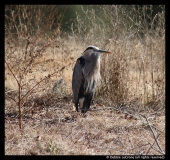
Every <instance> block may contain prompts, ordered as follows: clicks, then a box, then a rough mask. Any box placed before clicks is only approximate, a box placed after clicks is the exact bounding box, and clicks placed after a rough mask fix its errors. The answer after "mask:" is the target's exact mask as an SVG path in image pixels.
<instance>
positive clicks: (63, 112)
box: [5, 5, 165, 155]
mask: <svg viewBox="0 0 170 160" xmlns="http://www.w3.org/2000/svg"><path fill="white" fill-rule="evenodd" d="M105 7H106V8H104V9H105V10H104V11H105V12H104V13H105V14H106V15H105V16H106V17H107V16H108V17H107V18H109V17H110V18H112V17H113V16H118V15H116V14H114V11H115V12H116V13H117V11H118V10H120V11H121V6H114V5H113V6H111V8H109V6H105ZM40 8H41V7H40ZM20 9H22V7H20ZM33 9H35V11H36V8H34V7H33ZM107 9H108V11H109V10H113V12H109V13H107V12H106V11H107ZM122 11H123V10H122ZM52 13H53V12H52ZM110 13H111V14H110ZM28 14H29V13H28ZM112 14H113V15H112ZM23 15H24V14H23ZM128 16H130V15H128ZM88 17H90V18H88ZM158 17H159V16H158ZM160 17H161V14H160ZM162 17H163V16H162ZM23 18H24V17H23ZM86 18H87V19H88V20H89V21H90V22H89V23H87V21H83V20H81V19H79V17H77V20H78V24H77V31H76V30H74V28H73V27H72V34H70V35H69V34H68V35H64V36H61V35H60V33H59V32H58V30H57V31H55V32H54V34H52V36H51V35H50V34H49V35H47V34H45V35H41V32H37V34H35V35H34V36H30V37H29V36H28V37H27V36H25V37H24V36H23V35H22V34H21V32H19V31H18V36H20V37H21V39H19V40H17V39H15V38H11V37H8V36H7V37H5V40H6V41H5V62H6V63H5V95H6V97H5V155H146V154H147V155H162V154H165V153H164V152H165V36H164V34H163V33H164V32H163V31H164V28H162V26H161V25H160V26H159V27H158V30H159V29H160V30H159V31H160V32H161V31H162V35H161V36H158V35H157V33H158V32H156V31H155V30H151V31H152V34H147V33H145V32H144V31H145V30H144V31H143V32H144V34H145V35H144V36H143V38H141V37H138V36H136V35H135V34H136V33H135V31H134V30H131V31H132V32H131V34H132V35H131V36H130V37H128V36H127V35H126V34H127V32H125V31H124V30H121V29H120V32H119V28H121V27H119V25H118V24H119V23H120V24H121V23H122V19H121V18H120V17H115V19H116V20H117V21H116V22H114V23H112V25H113V26H112V27H111V28H108V27H107V26H104V27H103V28H101V26H99V25H98V23H96V21H97V20H98V19H97V18H96V15H95V12H94V10H92V11H87V12H86ZM119 18H120V19H119ZM127 18H128V17H127ZM155 19H156V18H155ZM160 19H161V18H160ZM111 20H112V22H113V19H111ZM161 20H162V21H163V18H162V19H161ZM161 20H160V23H159V24H161V23H162V21H161ZM43 23H44V22H43ZM84 23H86V24H87V25H86V27H87V28H84V30H82V28H81V27H82V26H84V25H83V24H84ZM125 24H126V23H125ZM103 25H104V24H103ZM140 25H141V24H140ZM9 26H10V25H9ZM20 27H21V26H20ZM20 27H18V29H20ZM27 27H29V26H27ZM91 27H92V28H94V29H95V30H93V29H90V28H91ZM21 28H22V27H21ZM58 29H59V28H58ZM85 31H87V33H88V34H83V33H84V32H85ZM123 31H124V32H123ZM9 33H10V32H9ZM98 33H100V34H101V35H100V34H98ZM105 33H112V34H113V35H112V34H109V35H107V34H105ZM118 33H119V34H118ZM12 34H13V32H11V36H12ZM53 35H54V36H53ZM120 35H121V36H120ZM89 45H96V46H98V47H99V48H101V49H109V51H111V52H112V54H110V55H102V57H101V77H102V81H101V85H100V86H99V87H98V88H97V90H96V92H95V96H94V99H93V105H92V106H91V109H90V110H89V111H88V112H87V113H86V114H85V115H80V114H79V113H76V112H74V111H73V102H72V90H71V81H72V71H73V67H74V64H75V61H76V59H77V58H78V57H79V56H81V53H82V52H83V51H84V50H85V48H86V47H87V46H89ZM26 52H27V54H25V53H26ZM7 64H8V65H9V66H10V68H11V69H12V72H13V73H14V75H15V78H16V79H17V80H18V81H19V84H18V83H17V82H16V79H15V78H14V75H12V73H11V71H10V70H9V67H8V66H7ZM25 68H26V69H25ZM23 73H24V74H23ZM22 74H23V76H21V75H22ZM51 75H52V76H51ZM45 77H47V78H45ZM42 79H44V80H43V81H42V82H41V83H40V84H39V85H37V87H35V88H33V87H34V86H35V85H36V84H38V83H39V82H40V81H41V80H42ZM32 88H33V89H32ZM20 89H21V92H20V94H19V90H20ZM30 90H31V92H30V94H27V93H28V91H30ZM25 95H26V96H25ZM20 96H21V97H24V98H23V99H22V100H21V101H18V99H19V97H20ZM18 102H21V105H20V107H21V109H22V111H21V114H22V127H23V128H22V130H20V129H19V126H18V125H19V121H18V118H19V117H20V116H19V112H18V109H19V107H18V106H19V105H18ZM147 120H148V121H147ZM155 136H156V137H155Z"/></svg>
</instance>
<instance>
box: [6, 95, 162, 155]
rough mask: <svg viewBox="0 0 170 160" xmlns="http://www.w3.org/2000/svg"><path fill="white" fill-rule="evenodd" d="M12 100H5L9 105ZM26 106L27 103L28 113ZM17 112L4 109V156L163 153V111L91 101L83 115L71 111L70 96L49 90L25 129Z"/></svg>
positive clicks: (25, 122)
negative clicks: (88, 108) (133, 108)
mask: <svg viewBox="0 0 170 160" xmlns="http://www.w3.org/2000/svg"><path fill="white" fill-rule="evenodd" d="M40 102H43V103H40ZM51 102H53V103H51ZM8 103H11V102H10V100H8V99H6V106H8ZM30 103H31V102H30ZM48 103H50V105H49V104H48ZM28 106H29V104H25V106H24V110H25V111H26V110H28ZM15 108H16V107H15ZM129 108H130V106H129ZM141 115H143V116H141ZM17 116H18V112H17V111H16V110H14V109H13V108H8V107H6V108H5V155H162V154H165V113H164V111H163V110H159V111H151V110H149V111H148V112H146V111H140V112H139V113H138V112H137V111H130V110H128V107H127V106H126V107H124V108H122V107H117V106H115V105H114V104H113V106H109V107H108V106H104V105H101V104H100V105H99V104H97V103H95V102H93V104H92V106H91V108H90V110H89V111H88V112H87V113H86V114H85V115H81V114H80V112H78V113H77V112H75V111H74V110H73V102H72V98H71V97H61V98H56V97H55V95H54V94H51V95H48V97H44V99H43V100H42V99H41V100H40V99H39V101H38V100H37V102H36V104H35V105H34V106H33V108H32V109H31V110H29V111H27V112H26V114H25V116H23V130H22V131H21V132H20V130H19V125H18V118H17ZM145 116H146V117H145ZM146 118H147V119H146ZM154 136H156V137H154Z"/></svg>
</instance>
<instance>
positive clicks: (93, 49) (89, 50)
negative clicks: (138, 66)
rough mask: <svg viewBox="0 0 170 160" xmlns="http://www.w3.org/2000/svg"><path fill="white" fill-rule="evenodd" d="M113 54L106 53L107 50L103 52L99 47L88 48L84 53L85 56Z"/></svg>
mask: <svg viewBox="0 0 170 160" xmlns="http://www.w3.org/2000/svg"><path fill="white" fill-rule="evenodd" d="M94 52H95V53H99V54H100V53H111V52H109V51H106V50H101V49H99V48H98V47H96V46H88V47H87V49H86V50H85V51H84V52H83V55H85V54H88V55H89V54H92V53H94Z"/></svg>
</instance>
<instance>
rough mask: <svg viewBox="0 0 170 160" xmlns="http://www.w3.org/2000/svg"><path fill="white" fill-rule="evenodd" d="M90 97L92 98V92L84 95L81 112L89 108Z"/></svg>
mask: <svg viewBox="0 0 170 160" xmlns="http://www.w3.org/2000/svg"><path fill="white" fill-rule="evenodd" d="M92 98H93V93H89V94H87V95H86V96H85V100H84V103H83V107H82V111H81V112H82V113H86V112H87V111H88V109H89V108H90V104H91V101H92Z"/></svg>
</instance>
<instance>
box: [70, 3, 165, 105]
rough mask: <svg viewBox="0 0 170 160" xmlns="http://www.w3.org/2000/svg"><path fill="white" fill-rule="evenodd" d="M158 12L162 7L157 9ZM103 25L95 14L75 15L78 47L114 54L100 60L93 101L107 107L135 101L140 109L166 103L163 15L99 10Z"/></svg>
mask: <svg viewBox="0 0 170 160" xmlns="http://www.w3.org/2000/svg"><path fill="white" fill-rule="evenodd" d="M159 7H160V8H162V7H164V6H159ZM100 10H101V11H102V13H103V15H104V17H105V21H104V20H103V19H101V18H100V17H98V16H97V15H96V13H95V10H93V9H92V10H86V11H84V10H83V11H84V14H85V16H84V17H85V18H84V19H83V18H81V17H80V16H79V15H77V19H76V23H75V30H74V28H73V25H72V28H71V29H72V32H73V36H74V39H76V41H77V42H80V43H81V44H80V45H81V46H83V47H86V46H88V45H96V46H99V47H100V48H103V49H108V50H110V51H112V52H113V54H112V55H109V56H103V57H102V59H101V75H102V83H101V84H102V85H101V86H100V88H99V89H98V91H97V92H96V96H95V98H97V99H101V100H102V101H103V97H105V100H107V102H110V103H107V104H111V103H113V102H115V103H118V104H123V103H129V102H133V101H138V102H139V104H140V105H146V104H150V103H153V104H154V106H155V105H156V106H157V105H158V104H159V107H160V106H161V107H163V106H164V102H165V13H164V8H162V12H159V13H157V14H156V15H153V13H152V12H153V9H152V5H151V6H145V5H144V6H143V7H138V6H128V7H127V6H122V5H105V6H101V7H100ZM159 107H158V108H159Z"/></svg>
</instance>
